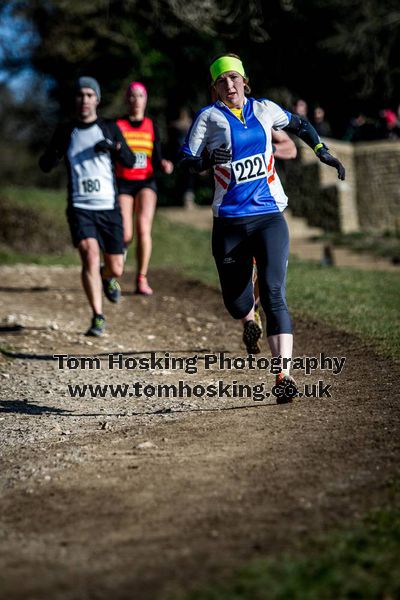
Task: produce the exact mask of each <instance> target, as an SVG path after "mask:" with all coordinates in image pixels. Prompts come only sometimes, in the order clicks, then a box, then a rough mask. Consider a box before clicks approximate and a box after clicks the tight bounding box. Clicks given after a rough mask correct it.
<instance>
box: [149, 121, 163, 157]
mask: <svg viewBox="0 0 400 600" xmlns="http://www.w3.org/2000/svg"><path fill="white" fill-rule="evenodd" d="M153 128H154V146H153V154H152V157H151V161H152V163H153V167H155V168H156V169H160V166H161V161H162V159H163V157H162V150H161V138H160V130H159V129H158V127H157V125H156V124H155V123H154V121H153Z"/></svg>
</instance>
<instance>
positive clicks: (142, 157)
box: [133, 152, 147, 169]
mask: <svg viewBox="0 0 400 600" xmlns="http://www.w3.org/2000/svg"><path fill="white" fill-rule="evenodd" d="M135 156H136V161H135V164H134V165H133V168H134V169H145V168H146V167H147V154H146V152H135Z"/></svg>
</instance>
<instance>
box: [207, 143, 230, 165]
mask: <svg viewBox="0 0 400 600" xmlns="http://www.w3.org/2000/svg"><path fill="white" fill-rule="evenodd" d="M230 160H232V152H231V150H227V149H226V148H225V147H224V146H220V147H219V148H216V149H215V150H213V151H212V152H211V153H210V154H209V155H208V156H206V157H205V158H204V159H203V170H205V169H210V168H211V167H214V166H215V165H223V164H224V163H227V162H229V161H230Z"/></svg>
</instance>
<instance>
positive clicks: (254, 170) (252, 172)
mask: <svg viewBox="0 0 400 600" xmlns="http://www.w3.org/2000/svg"><path fill="white" fill-rule="evenodd" d="M232 170H233V173H234V175H235V179H236V183H238V184H239V183H248V182H249V181H255V180H256V179H262V178H263V177H266V176H267V166H266V164H265V161H264V157H263V155H262V154H254V155H253V156H247V157H246V158H241V159H240V160H235V161H234V162H232Z"/></svg>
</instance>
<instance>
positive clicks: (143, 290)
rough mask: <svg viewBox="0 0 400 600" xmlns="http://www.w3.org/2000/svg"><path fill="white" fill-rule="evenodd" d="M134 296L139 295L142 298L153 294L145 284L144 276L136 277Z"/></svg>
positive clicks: (146, 283)
mask: <svg viewBox="0 0 400 600" xmlns="http://www.w3.org/2000/svg"><path fill="white" fill-rule="evenodd" d="M135 294H141V295H142V296H151V295H152V294H153V290H152V289H151V287H150V286H149V284H148V282H147V277H146V275H138V276H137V279H136V290H135Z"/></svg>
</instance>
